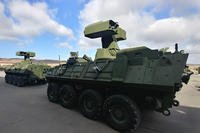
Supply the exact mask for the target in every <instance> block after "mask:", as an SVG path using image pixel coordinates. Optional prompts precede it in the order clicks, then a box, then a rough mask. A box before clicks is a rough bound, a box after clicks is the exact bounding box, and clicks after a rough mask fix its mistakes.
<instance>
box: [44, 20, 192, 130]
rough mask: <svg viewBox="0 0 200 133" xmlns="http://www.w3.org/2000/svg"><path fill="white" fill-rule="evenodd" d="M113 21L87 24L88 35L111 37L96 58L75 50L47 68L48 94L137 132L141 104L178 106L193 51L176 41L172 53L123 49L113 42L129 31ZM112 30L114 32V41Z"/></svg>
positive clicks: (160, 109)
mask: <svg viewBox="0 0 200 133" xmlns="http://www.w3.org/2000/svg"><path fill="white" fill-rule="evenodd" d="M101 24H103V26H102V25H101ZM107 24H108V25H110V26H107ZM113 24H116V23H113V21H106V22H99V23H96V24H93V25H91V27H92V28H91V27H90V26H89V27H86V29H85V36H87V37H91V38H95V37H99V36H103V37H102V38H104V37H105V36H106V37H105V38H104V39H102V46H103V48H102V49H98V50H97V53H96V57H95V60H94V61H92V60H91V59H90V58H88V57H87V56H83V58H81V57H78V56H77V55H75V56H74V55H72V56H71V57H70V58H69V59H68V61H67V63H66V64H63V65H60V66H56V67H55V68H53V69H50V70H49V71H48V72H47V73H46V79H47V82H48V89H47V95H48V99H49V100H50V101H51V102H59V103H60V104H61V105H62V106H64V107H66V108H68V109H71V108H73V107H74V106H76V105H77V104H79V106H80V110H81V113H82V114H83V115H84V116H86V117H87V118H90V119H95V120H96V119H100V118H102V116H103V118H105V119H106V121H107V123H108V124H109V125H110V126H111V127H112V128H114V129H117V130H119V131H121V132H125V131H133V130H135V129H136V128H137V127H138V125H139V124H140V121H141V110H142V109H144V108H151V109H153V110H156V111H158V112H161V113H163V114H164V115H166V116H168V115H170V111H169V108H171V107H172V106H178V105H179V102H178V101H177V100H175V94H176V92H177V91H179V90H180V88H181V87H182V82H183V81H182V75H183V71H184V68H185V65H186V61H187V57H188V54H187V53H184V52H183V51H178V46H177V45H176V47H175V52H173V53H171V52H166V51H161V50H152V49H149V48H147V47H144V46H143V47H136V48H129V49H123V50H119V49H118V47H117V45H116V44H115V43H116V42H112V41H118V40H119V39H122V40H123V39H125V37H124V35H125V34H124V31H123V30H122V29H121V28H119V27H118V25H113ZM95 26H97V27H98V28H96V29H95ZM102 27H103V28H105V29H106V30H102ZM110 27H111V29H110ZM107 28H108V29H107ZM116 29H119V30H117V31H115V30H116ZM109 30H111V31H109ZM113 30H114V31H115V32H114V33H111V32H112V31H113ZM101 31H103V32H101ZM107 31H109V32H107ZM121 32H122V33H121ZM92 33H94V34H92ZM110 34H114V36H113V35H112V38H115V39H113V40H112V41H110V38H109V36H110ZM104 35H105V36H104ZM108 38H109V39H108ZM108 42H110V44H108ZM188 80H189V79H188ZM184 82H186V80H185V81H184ZM187 82H188V81H187Z"/></svg>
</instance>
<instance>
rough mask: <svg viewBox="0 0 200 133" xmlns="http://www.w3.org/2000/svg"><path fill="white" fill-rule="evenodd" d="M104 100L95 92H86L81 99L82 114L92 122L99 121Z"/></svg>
mask: <svg viewBox="0 0 200 133" xmlns="http://www.w3.org/2000/svg"><path fill="white" fill-rule="evenodd" d="M102 104H103V98H102V96H101V94H100V93H99V92H97V91H95V90H85V91H83V92H82V94H81V96H80V98H79V106H80V110H81V113H82V114H83V115H84V116H85V117H87V118H89V119H92V120H97V119H99V118H100V116H101V114H102Z"/></svg>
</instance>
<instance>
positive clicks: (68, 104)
mask: <svg viewBox="0 0 200 133" xmlns="http://www.w3.org/2000/svg"><path fill="white" fill-rule="evenodd" d="M60 100H61V105H62V106H63V107H65V108H68V109H71V108H73V107H74V106H75V105H76V104H77V101H78V96H77V93H76V91H75V90H74V88H73V87H71V86H68V85H64V86H63V87H62V88H61V95H60Z"/></svg>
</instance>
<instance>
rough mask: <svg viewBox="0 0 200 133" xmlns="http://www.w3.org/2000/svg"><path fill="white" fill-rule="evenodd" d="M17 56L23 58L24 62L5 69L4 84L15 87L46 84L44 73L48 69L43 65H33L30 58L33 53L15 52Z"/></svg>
mask: <svg viewBox="0 0 200 133" xmlns="http://www.w3.org/2000/svg"><path fill="white" fill-rule="evenodd" d="M16 55H17V56H24V61H21V62H19V63H15V64H13V65H12V66H10V67H8V68H6V69H5V73H6V75H5V82H6V83H8V84H12V85H15V86H19V87H22V86H26V85H33V84H43V83H46V79H45V76H44V72H46V71H47V69H49V68H50V67H49V66H47V65H46V64H43V63H33V62H32V60H31V59H30V57H34V56H35V53H34V52H24V51H19V52H16Z"/></svg>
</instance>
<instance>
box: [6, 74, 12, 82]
mask: <svg viewBox="0 0 200 133" xmlns="http://www.w3.org/2000/svg"><path fill="white" fill-rule="evenodd" d="M10 77H11V75H10V74H6V78H7V83H8V84H11V78H10Z"/></svg>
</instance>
